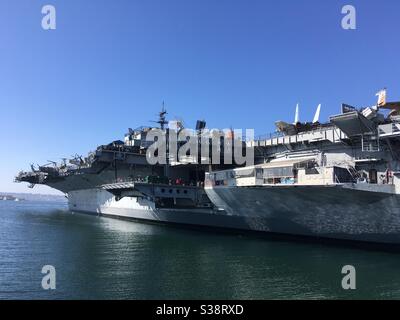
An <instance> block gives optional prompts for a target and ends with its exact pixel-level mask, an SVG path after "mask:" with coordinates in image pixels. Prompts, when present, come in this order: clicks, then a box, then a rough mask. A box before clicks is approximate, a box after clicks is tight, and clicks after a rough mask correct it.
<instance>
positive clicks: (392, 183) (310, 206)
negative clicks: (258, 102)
mask: <svg viewBox="0 0 400 320" xmlns="http://www.w3.org/2000/svg"><path fill="white" fill-rule="evenodd" d="M320 108H321V106H318V108H317V112H316V115H315V117H314V119H313V121H312V122H310V123H300V122H298V121H297V120H298V117H296V119H295V120H296V121H295V122H294V123H293V124H292V123H286V122H283V121H278V122H276V127H277V132H275V133H274V134H272V135H270V136H268V137H259V138H257V139H252V140H249V141H241V143H242V146H243V150H244V151H245V150H248V149H253V150H254V155H255V156H254V164H252V165H250V166H243V165H240V164H238V163H235V162H232V163H231V164H228V165H226V164H223V163H224V161H220V162H219V163H221V164H202V162H201V161H200V158H201V157H202V156H203V155H201V154H200V155H199V156H196V157H195V159H193V157H190V156H188V157H181V158H179V159H172V160H169V161H168V163H166V164H155V165H150V164H149V163H148V161H147V159H146V152H147V150H148V148H149V147H150V145H151V143H149V141H147V139H146V135H147V133H148V132H149V130H151V128H149V127H146V128H143V127H142V128H139V129H136V130H129V133H128V134H127V135H126V136H125V139H124V141H114V142H112V143H110V144H108V145H103V146H100V147H98V148H97V149H96V151H95V152H92V153H90V154H89V155H88V156H87V157H86V158H83V157H79V156H77V157H75V158H74V159H71V160H70V161H69V162H67V161H66V160H65V161H64V162H63V163H62V164H61V165H58V164H55V163H54V164H51V165H45V166H39V167H38V168H35V167H32V171H30V172H21V173H20V174H19V175H18V176H17V177H16V180H17V181H18V182H21V181H25V182H29V183H31V186H33V185H34V184H46V185H49V186H51V187H53V188H55V189H58V190H61V191H62V192H64V193H65V194H66V195H67V197H68V201H69V207H70V209H71V210H72V211H81V212H88V213H94V214H99V215H108V216H114V217H124V218H132V219H139V220H148V221H152V222H164V223H177V224H185V225H194V226H207V227H219V228H228V229H236V230H250V231H258V232H267V233H276V234H286V235H299V236H307V237H318V238H329V239H344V240H356V241H366V242H375V243H385V244H400V102H386V91H385V90H382V91H381V92H380V93H379V95H378V102H377V103H376V105H373V106H369V107H361V108H356V107H353V106H350V105H348V104H343V105H342V110H341V111H342V112H341V113H340V114H338V115H333V116H331V117H330V119H329V121H328V122H326V123H320V122H319V113H320ZM296 113H298V110H297V112H296ZM165 114H166V113H165V110H162V112H161V113H160V119H159V121H158V122H159V123H160V129H161V130H164V131H165V132H166V134H168V132H169V130H172V129H170V128H165V125H166V124H167V123H168V122H167V121H166V120H165ZM179 125H180V126H181V124H179ZM178 127H179V126H178ZM204 128H205V121H198V122H197V125H196V132H197V133H199V132H201V131H202V130H203V129H204ZM175 129H176V128H175ZM178 130H179V128H178ZM234 139H239V137H235V138H234ZM202 141H203V140H202ZM212 141H213V140H211V137H210V142H209V143H210V148H211V144H212V143H213V142H212ZM199 143H200V140H199ZM222 145H223V144H221V146H222ZM220 148H223V147H220ZM220 151H221V152H220V155H221V159H220V160H223V155H224V150H222V149H221V150H220ZM167 152H168V149H167Z"/></svg>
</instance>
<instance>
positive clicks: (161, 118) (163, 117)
mask: <svg viewBox="0 0 400 320" xmlns="http://www.w3.org/2000/svg"><path fill="white" fill-rule="evenodd" d="M167 113H168V112H167V110H166V109H165V104H164V101H163V102H162V108H161V111H160V112H159V113H158V121H157V123H159V124H160V128H161V130H164V126H165V125H166V124H167V123H168V121H167V120H166V115H167Z"/></svg>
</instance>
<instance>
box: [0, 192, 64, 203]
mask: <svg viewBox="0 0 400 320" xmlns="http://www.w3.org/2000/svg"><path fill="white" fill-rule="evenodd" d="M4 199H5V200H6V201H18V200H20V201H24V200H27V201H63V202H66V201H67V199H66V198H65V196H63V195H53V194H37V193H16V192H0V201H2V200H3V201H4ZM15 199H18V200H15Z"/></svg>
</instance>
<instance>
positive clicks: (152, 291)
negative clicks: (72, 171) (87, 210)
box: [0, 201, 400, 299]
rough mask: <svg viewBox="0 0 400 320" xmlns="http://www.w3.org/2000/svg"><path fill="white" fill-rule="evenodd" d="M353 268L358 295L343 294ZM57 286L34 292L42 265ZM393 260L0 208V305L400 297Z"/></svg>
mask: <svg viewBox="0 0 400 320" xmlns="http://www.w3.org/2000/svg"><path fill="white" fill-rule="evenodd" d="M348 264H350V265H353V266H354V267H355V268H356V287H357V289H356V290H350V291H348V290H343V289H342V287H341V280H342V277H343V275H342V274H341V269H342V266H344V265H348ZM44 265H53V266H54V267H55V269H56V289H55V290H44V289H42V286H41V281H42V277H43V276H44V275H43V274H42V273H41V269H42V266H44ZM399 270H400V253H399V254H395V253H384V252H378V251H366V250H360V249H349V248H344V247H332V246H324V245H319V244H304V243H295V242H284V241H282V242H277V241H268V240H265V239H258V238H254V237H250V236H238V235H226V234H218V233H211V232H200V231H193V230H187V229H184V228H176V227H167V226H159V225H148V224H141V223H136V222H128V221H121V220H116V219H110V218H101V217H95V216H88V215H83V214H72V213H71V212H69V211H68V210H67V207H66V205H65V204H62V203H50V202H25V201H24V202H11V201H0V299H34V298H37V299H127V298H129V299H281V298H288V299H331V298H333V299H337V298H345V299H356V298H367V299H386V298H388V299H398V298H400V273H399V272H398V271H399Z"/></svg>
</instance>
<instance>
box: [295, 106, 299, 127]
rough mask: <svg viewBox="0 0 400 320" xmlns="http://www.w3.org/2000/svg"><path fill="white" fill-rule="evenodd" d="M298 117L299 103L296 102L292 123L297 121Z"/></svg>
mask: <svg viewBox="0 0 400 320" xmlns="http://www.w3.org/2000/svg"><path fill="white" fill-rule="evenodd" d="M299 121H300V119H299V104H296V112H295V114H294V124H296V123H298V122H299Z"/></svg>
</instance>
